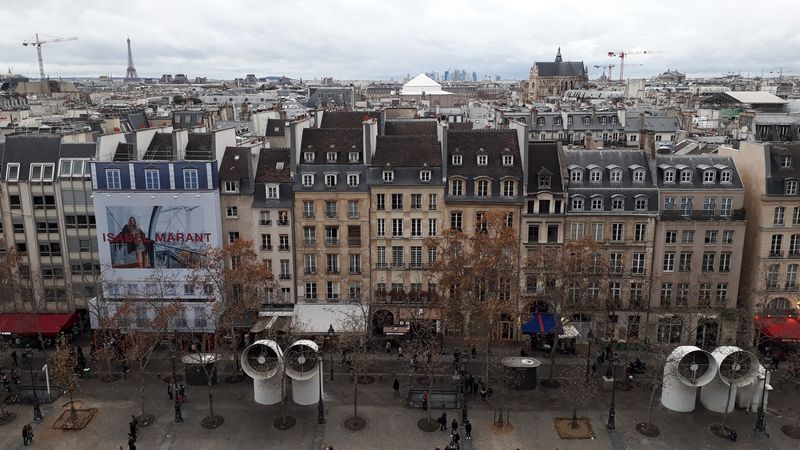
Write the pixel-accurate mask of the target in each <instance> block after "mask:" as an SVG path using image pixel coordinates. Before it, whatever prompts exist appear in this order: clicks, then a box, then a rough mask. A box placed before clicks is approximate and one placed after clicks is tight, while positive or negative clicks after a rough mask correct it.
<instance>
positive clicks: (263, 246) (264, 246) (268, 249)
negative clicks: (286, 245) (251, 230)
mask: <svg viewBox="0 0 800 450" xmlns="http://www.w3.org/2000/svg"><path fill="white" fill-rule="evenodd" d="M261 250H265V251H268V252H271V251H272V246H271V245H262V246H261Z"/></svg>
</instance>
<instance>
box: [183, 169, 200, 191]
mask: <svg viewBox="0 0 800 450" xmlns="http://www.w3.org/2000/svg"><path fill="white" fill-rule="evenodd" d="M183 188H184V189H190V190H194V189H199V188H200V182H199V179H198V177H197V169H183Z"/></svg>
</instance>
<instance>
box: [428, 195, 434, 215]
mask: <svg viewBox="0 0 800 450" xmlns="http://www.w3.org/2000/svg"><path fill="white" fill-rule="evenodd" d="M428 211H436V194H428Z"/></svg>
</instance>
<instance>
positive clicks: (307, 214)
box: [303, 211, 314, 219]
mask: <svg viewBox="0 0 800 450" xmlns="http://www.w3.org/2000/svg"><path fill="white" fill-rule="evenodd" d="M313 218H314V212H312V211H304V212H303V219H313Z"/></svg>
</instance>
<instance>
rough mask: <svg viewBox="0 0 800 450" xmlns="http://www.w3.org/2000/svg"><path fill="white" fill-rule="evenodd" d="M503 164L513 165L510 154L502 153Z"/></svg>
mask: <svg viewBox="0 0 800 450" xmlns="http://www.w3.org/2000/svg"><path fill="white" fill-rule="evenodd" d="M503 165H504V166H513V165H514V157H513V156H512V155H503Z"/></svg>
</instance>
